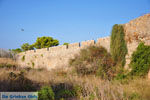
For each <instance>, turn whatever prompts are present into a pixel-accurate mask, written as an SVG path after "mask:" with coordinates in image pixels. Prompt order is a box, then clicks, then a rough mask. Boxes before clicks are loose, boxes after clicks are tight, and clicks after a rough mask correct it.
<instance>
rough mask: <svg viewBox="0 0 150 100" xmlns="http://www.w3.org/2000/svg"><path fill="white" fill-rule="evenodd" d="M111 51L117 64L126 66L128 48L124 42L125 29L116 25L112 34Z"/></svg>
mask: <svg viewBox="0 0 150 100" xmlns="http://www.w3.org/2000/svg"><path fill="white" fill-rule="evenodd" d="M110 51H111V55H112V58H113V60H114V61H115V62H117V64H121V66H124V65H125V56H126V54H127V46H126V42H125V40H124V29H123V26H122V25H118V24H115V25H114V26H113V29H112V32H111V42H110Z"/></svg>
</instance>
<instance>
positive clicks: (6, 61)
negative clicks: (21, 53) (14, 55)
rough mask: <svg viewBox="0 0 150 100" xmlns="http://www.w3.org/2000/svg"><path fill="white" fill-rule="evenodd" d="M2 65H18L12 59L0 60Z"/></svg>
mask: <svg viewBox="0 0 150 100" xmlns="http://www.w3.org/2000/svg"><path fill="white" fill-rule="evenodd" d="M0 64H11V65H16V64H17V63H16V62H15V61H14V60H13V59H11V58H0Z"/></svg>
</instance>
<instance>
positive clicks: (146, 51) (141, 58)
mask: <svg viewBox="0 0 150 100" xmlns="http://www.w3.org/2000/svg"><path fill="white" fill-rule="evenodd" d="M130 67H131V68H132V70H131V72H130V74H131V75H135V76H144V75H146V74H147V73H148V71H149V69H150V46H145V45H144V43H140V44H139V45H138V47H137V49H136V51H135V52H133V54H132V58H131V63H130Z"/></svg>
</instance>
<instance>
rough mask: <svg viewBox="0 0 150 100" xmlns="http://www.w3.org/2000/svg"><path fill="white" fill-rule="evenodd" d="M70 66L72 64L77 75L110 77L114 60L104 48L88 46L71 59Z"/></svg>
mask: <svg viewBox="0 0 150 100" xmlns="http://www.w3.org/2000/svg"><path fill="white" fill-rule="evenodd" d="M70 66H73V67H74V68H75V70H76V72H77V73H78V74H79V75H88V74H94V75H99V76H101V78H111V77H112V76H113V70H112V67H113V66H114V62H113V60H112V58H111V55H110V54H109V53H108V52H107V50H106V49H105V48H103V47H96V46H90V47H88V48H86V49H82V50H81V51H80V53H79V55H78V56H76V57H75V58H74V59H71V60H70Z"/></svg>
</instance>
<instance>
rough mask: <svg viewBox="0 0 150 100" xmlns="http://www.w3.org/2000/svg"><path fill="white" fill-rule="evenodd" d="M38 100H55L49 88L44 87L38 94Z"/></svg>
mask: <svg viewBox="0 0 150 100" xmlns="http://www.w3.org/2000/svg"><path fill="white" fill-rule="evenodd" d="M38 96H39V98H38V100H55V94H54V92H53V90H52V88H51V87H48V86H45V87H43V88H42V89H41V90H40V91H39V92H38Z"/></svg>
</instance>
